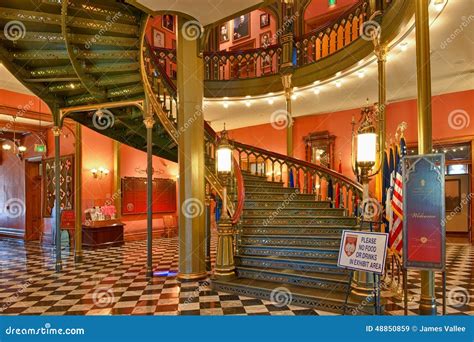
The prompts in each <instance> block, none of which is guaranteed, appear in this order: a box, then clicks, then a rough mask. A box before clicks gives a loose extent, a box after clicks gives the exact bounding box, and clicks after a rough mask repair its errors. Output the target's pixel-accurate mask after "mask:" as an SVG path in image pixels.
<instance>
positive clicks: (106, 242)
mask: <svg viewBox="0 0 474 342" xmlns="http://www.w3.org/2000/svg"><path fill="white" fill-rule="evenodd" d="M123 226H124V224H123V223H122V222H120V221H118V220H106V221H92V222H91V223H90V224H89V225H82V246H83V247H84V248H101V247H112V246H121V245H123Z"/></svg>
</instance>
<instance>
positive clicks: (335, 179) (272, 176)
mask: <svg viewBox="0 0 474 342" xmlns="http://www.w3.org/2000/svg"><path fill="white" fill-rule="evenodd" d="M232 144H233V145H234V151H235V152H234V153H235V155H236V159H237V160H238V163H239V165H240V168H241V169H242V170H244V171H247V172H250V173H252V174H255V175H260V176H266V177H267V179H268V180H271V181H277V182H283V183H284V186H286V187H291V188H295V189H298V192H299V193H302V194H314V195H315V200H327V201H331V202H332V203H333V206H334V205H335V204H336V202H337V203H338V204H339V207H340V208H346V209H347V210H348V212H349V213H353V212H354V210H355V208H356V207H357V205H358V204H359V200H360V199H361V198H362V186H361V185H360V184H359V183H357V182H355V181H353V180H351V179H350V178H348V177H346V176H344V175H342V174H340V173H338V172H336V171H333V170H331V169H328V168H325V167H323V166H319V165H316V164H313V163H310V162H306V161H303V160H299V159H296V158H292V157H288V156H285V155H282V154H278V153H274V152H269V151H267V150H264V149H261V148H258V147H255V146H250V145H246V144H242V143H239V142H236V141H234V142H232ZM337 194H338V196H339V199H337V198H336V196H337Z"/></svg>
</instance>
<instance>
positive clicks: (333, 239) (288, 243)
mask: <svg viewBox="0 0 474 342" xmlns="http://www.w3.org/2000/svg"><path fill="white" fill-rule="evenodd" d="M241 242H242V244H244V245H260V246H267V245H269V246H284V247H315V248H319V247H333V248H339V245H340V244H341V236H340V235H325V236H318V237H314V236H308V235H307V236H296V235H272V236H262V235H247V234H245V235H242V237H241Z"/></svg>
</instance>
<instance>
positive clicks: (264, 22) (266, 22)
mask: <svg viewBox="0 0 474 342" xmlns="http://www.w3.org/2000/svg"><path fill="white" fill-rule="evenodd" d="M267 26H270V14H268V13H262V14H260V28H264V27H267Z"/></svg>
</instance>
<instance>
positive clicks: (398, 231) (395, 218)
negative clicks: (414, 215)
mask: <svg viewBox="0 0 474 342" xmlns="http://www.w3.org/2000/svg"><path fill="white" fill-rule="evenodd" d="M405 150H406V145H405V140H404V139H403V138H402V139H401V141H400V152H401V156H402V157H403V156H404V155H405ZM402 236H403V176H402V163H401V162H399V163H398V165H397V168H396V173H395V176H394V184H393V193H392V225H391V227H390V233H389V245H390V247H391V248H392V250H393V251H395V252H397V253H398V254H400V255H401V254H402V247H403V243H402Z"/></svg>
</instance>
